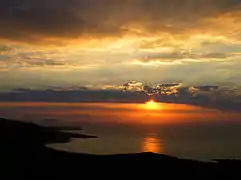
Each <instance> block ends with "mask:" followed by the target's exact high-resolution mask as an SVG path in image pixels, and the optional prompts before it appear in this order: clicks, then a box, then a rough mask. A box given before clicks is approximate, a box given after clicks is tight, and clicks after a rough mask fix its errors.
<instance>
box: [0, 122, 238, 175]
mask: <svg viewBox="0 0 241 180" xmlns="http://www.w3.org/2000/svg"><path fill="white" fill-rule="evenodd" d="M68 129H70V130H74V127H62V128H60V127H43V126H39V125H36V124H31V123H25V122H20V121H16V120H8V119H3V118H0V143H1V150H0V152H1V153H0V157H1V163H2V167H1V173H0V176H2V177H1V179H46V178H48V179H51V178H52V179H59V178H63V177H66V179H76V178H77V179H86V178H94V177H95V176H98V177H97V178H101V179H103V178H104V179H105V178H111V179H119V178H121V179H122V178H125V179H129V178H131V175H135V176H134V178H137V177H139V176H143V175H147V177H148V179H151V178H155V177H156V178H160V179H164V178H166V177H167V179H170V178H174V177H180V178H185V179H210V178H212V179H217V178H218V179H219V178H221V177H222V178H225V177H226V178H229V179H232V177H233V178H235V179H237V178H238V177H241V174H240V170H241V161H239V160H221V159H220V160H214V161H213V162H201V161H195V160H188V159H179V158H176V157H170V156H166V155H161V154H154V153H139V154H138V153H137V154H120V155H91V154H81V153H71V152H64V151H58V150H53V149H51V148H48V147H46V146H45V145H46V144H50V143H67V142H70V141H71V140H72V139H73V138H97V136H93V135H83V134H75V133H70V132H65V131H63V130H68ZM78 129H79V128H78ZM116 143H118V142H116ZM113 146H115V144H113ZM143 177H144V176H143Z"/></svg>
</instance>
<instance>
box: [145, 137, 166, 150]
mask: <svg viewBox="0 0 241 180" xmlns="http://www.w3.org/2000/svg"><path fill="white" fill-rule="evenodd" d="M141 152H152V153H159V154H162V153H164V149H163V144H162V142H161V141H160V139H158V138H157V137H156V135H155V134H149V135H148V136H146V137H145V138H143V139H142V143H141Z"/></svg>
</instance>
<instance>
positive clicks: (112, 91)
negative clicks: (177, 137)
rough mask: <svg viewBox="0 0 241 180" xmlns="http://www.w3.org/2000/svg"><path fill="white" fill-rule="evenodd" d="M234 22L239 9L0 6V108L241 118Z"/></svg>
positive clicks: (228, 3) (226, 1)
mask: <svg viewBox="0 0 241 180" xmlns="http://www.w3.org/2000/svg"><path fill="white" fill-rule="evenodd" d="M240 20H241V1H240V0H200V1H198V0H171V1H170V0H151V1H150V0H51V1H49V0H0V21H1V24H0V92H1V93H0V100H1V101H31V100H32V101H47V100H49V101H76V100H79V101H87V100H88V101H114V102H123V101H124V102H126V101H128V102H129V101H131V102H140V101H143V100H145V99H146V98H148V97H149V96H150V95H151V96H153V95H154V96H155V98H156V99H157V100H158V101H164V102H177V103H187V104H198V105H202V106H208V107H215V108H218V109H222V110H223V109H228V110H233V111H240V107H239V106H240V105H241V91H240V85H241V71H240V68H241V30H240V28H241V21H240ZM63 94H64V95H63ZM76 97H78V98H77V99H76Z"/></svg>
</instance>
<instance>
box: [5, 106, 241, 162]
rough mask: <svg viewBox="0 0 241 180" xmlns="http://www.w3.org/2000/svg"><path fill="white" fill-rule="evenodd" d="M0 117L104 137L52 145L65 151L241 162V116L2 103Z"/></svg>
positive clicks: (163, 108) (177, 108)
mask: <svg viewBox="0 0 241 180" xmlns="http://www.w3.org/2000/svg"><path fill="white" fill-rule="evenodd" d="M0 114H1V116H3V117H7V118H13V119H19V120H24V121H30V122H34V123H37V124H41V125H61V126H64V125H68V126H69V125H72V126H77V127H79V126H81V127H82V128H83V129H84V130H83V131H75V132H76V133H86V134H93V135H97V136H98V137H99V138H97V139H74V140H73V141H71V142H69V143H66V144H50V145H48V146H50V147H51V148H55V149H60V150H65V151H71V152H81V153H91V154H124V153H136V152H155V153H162V154H167V155H171V156H177V157H184V158H192V159H200V160H211V159H214V158H239V159H240V158H241V142H240V138H241V118H240V117H241V116H240V113H232V112H220V111H217V110H215V109H205V108H202V107H196V106H189V105H179V104H154V105H150V104H149V105H147V104H115V103H88V104H85V103H75V104H74V103H0Z"/></svg>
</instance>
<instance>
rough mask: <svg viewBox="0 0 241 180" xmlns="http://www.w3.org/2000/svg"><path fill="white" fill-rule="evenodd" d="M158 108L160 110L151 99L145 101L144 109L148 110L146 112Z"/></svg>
mask: <svg viewBox="0 0 241 180" xmlns="http://www.w3.org/2000/svg"><path fill="white" fill-rule="evenodd" d="M159 108H160V107H159V104H158V103H157V102H155V101H154V100H152V99H151V100H149V101H147V102H146V104H145V109H148V110H155V109H159Z"/></svg>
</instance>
